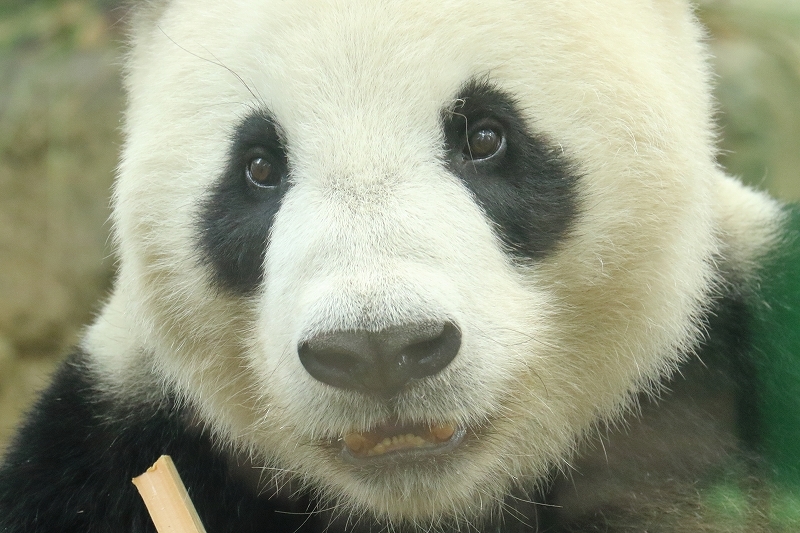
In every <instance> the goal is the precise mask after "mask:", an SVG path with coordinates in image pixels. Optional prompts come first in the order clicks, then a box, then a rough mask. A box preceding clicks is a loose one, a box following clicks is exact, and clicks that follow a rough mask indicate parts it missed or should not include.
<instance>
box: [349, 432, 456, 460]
mask: <svg viewBox="0 0 800 533" xmlns="http://www.w3.org/2000/svg"><path fill="white" fill-rule="evenodd" d="M465 435H466V430H465V429H464V428H463V427H459V426H456V425H453V424H432V425H431V424H401V423H399V422H397V421H388V422H386V423H384V424H381V425H379V426H377V427H375V428H373V429H371V430H369V431H364V432H356V431H353V432H350V433H347V434H346V435H345V436H344V437H343V438H342V439H340V441H339V442H338V443H337V444H338V445H341V447H342V448H341V454H340V455H341V457H342V459H343V460H344V461H346V462H348V463H352V464H358V465H364V464H378V463H383V462H386V461H390V462H397V461H402V462H405V461H414V460H417V459H420V458H423V457H426V456H429V455H436V454H441V453H446V452H449V451H451V450H453V449H455V448H457V447H458V446H459V445H460V444H461V443H462V441H463V440H464V436H465Z"/></svg>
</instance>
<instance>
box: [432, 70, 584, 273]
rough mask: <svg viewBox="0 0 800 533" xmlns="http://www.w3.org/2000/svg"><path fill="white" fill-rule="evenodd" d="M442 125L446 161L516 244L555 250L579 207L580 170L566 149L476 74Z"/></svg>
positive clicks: (525, 250) (529, 251)
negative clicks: (534, 126)
mask: <svg viewBox="0 0 800 533" xmlns="http://www.w3.org/2000/svg"><path fill="white" fill-rule="evenodd" d="M442 127H443V130H444V139H445V151H446V162H447V166H448V167H449V169H450V171H451V172H452V173H453V174H455V175H456V176H458V177H459V178H460V179H461V180H462V181H463V182H464V184H465V185H466V186H467V187H468V188H469V190H470V191H472V194H473V195H474V197H475V200H476V201H477V202H478V204H479V205H480V206H481V208H483V210H484V212H485V213H486V216H488V217H489V218H490V219H491V220H492V221H493V222H494V223H495V225H496V230H497V232H498V233H499V236H500V237H501V238H502V240H503V242H505V243H506V245H507V246H508V247H509V249H510V250H511V252H512V253H514V254H515V255H517V256H519V257H527V258H531V259H538V258H541V257H543V256H545V255H546V254H547V253H548V252H550V251H551V250H553V249H554V248H555V247H556V245H557V244H558V242H559V240H560V239H561V238H562V236H563V235H564V234H565V233H566V231H567V229H568V228H569V225H570V223H571V222H572V220H573V219H574V218H575V217H576V215H577V191H576V183H577V179H578V176H577V173H576V171H575V169H574V167H573V165H571V164H570V162H569V161H567V159H566V157H564V156H563V155H562V154H561V152H560V150H556V149H555V148H554V147H553V146H551V145H550V144H549V143H548V141H547V140H546V139H545V138H544V137H543V136H540V135H536V134H534V133H533V132H531V131H530V127H529V125H528V124H527V122H526V120H525V119H524V117H523V115H522V113H521V112H520V109H519V104H518V103H517V101H516V100H515V99H514V98H513V97H512V96H510V95H509V94H507V93H505V92H504V91H501V90H500V89H498V88H496V87H495V86H493V85H492V84H490V83H488V82H478V81H471V82H469V83H468V84H466V85H465V86H464V87H463V88H462V89H461V91H460V92H459V94H458V96H457V98H456V99H455V104H454V105H453V106H451V107H449V108H448V109H445V110H444V111H443V112H442ZM473 146H478V147H480V148H481V150H480V151H479V153H477V154H476V150H474V149H473ZM487 154H488V155H487ZM476 155H478V156H483V157H476Z"/></svg>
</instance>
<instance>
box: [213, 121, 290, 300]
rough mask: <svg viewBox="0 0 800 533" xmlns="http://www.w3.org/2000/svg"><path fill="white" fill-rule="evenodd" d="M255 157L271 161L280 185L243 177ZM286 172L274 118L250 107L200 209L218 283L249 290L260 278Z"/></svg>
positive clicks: (282, 150)
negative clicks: (262, 185)
mask: <svg viewBox="0 0 800 533" xmlns="http://www.w3.org/2000/svg"><path fill="white" fill-rule="evenodd" d="M254 157H263V158H265V159H266V160H268V161H269V162H270V163H271V164H272V167H273V172H276V173H278V174H280V176H281V178H282V179H281V181H280V185H278V186H277V187H273V188H256V187H253V186H252V185H251V184H249V183H248V181H247V178H246V174H245V173H246V168H247V164H248V162H249V161H250V160H251V159H253V158H254ZM288 173H289V166H288V161H287V158H286V151H285V148H284V145H283V142H282V140H281V138H280V135H279V132H278V128H277V125H276V124H275V121H274V120H273V119H272V117H271V116H270V115H269V114H268V113H266V112H264V111H255V112H253V113H251V114H250V115H249V116H248V117H246V118H245V119H244V120H242V121H241V123H240V124H239V125H238V126H237V127H236V130H235V131H234V134H233V136H232V139H231V148H230V151H229V152H228V165H227V167H226V169H225V172H224V173H223V174H222V176H220V178H219V179H218V180H217V182H216V184H215V185H214V187H213V189H212V190H211V192H210V194H209V196H208V197H207V198H206V200H205V202H204V204H203V207H202V209H201V213H200V221H199V227H200V228H201V232H200V235H199V242H200V248H201V251H202V254H201V255H202V257H203V259H204V260H205V262H206V263H207V264H209V265H210V266H211V267H212V271H213V272H214V280H215V281H216V282H217V284H218V285H219V286H220V287H222V288H224V289H226V290H229V291H233V292H236V293H241V294H248V293H251V292H252V291H254V290H256V288H257V287H258V285H259V283H260V282H261V280H262V278H263V276H264V273H263V270H264V269H263V265H264V257H265V254H266V252H267V244H268V240H269V231H270V227H271V226H272V221H273V219H274V218H275V214H276V213H277V212H278V209H279V208H280V205H281V200H282V199H283V196H284V194H286V191H287V190H288V188H289V179H288Z"/></svg>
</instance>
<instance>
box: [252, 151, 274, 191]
mask: <svg viewBox="0 0 800 533" xmlns="http://www.w3.org/2000/svg"><path fill="white" fill-rule="evenodd" d="M245 175H246V176H247V182H248V183H249V184H251V185H252V186H254V187H257V188H260V189H265V188H273V187H277V186H278V185H280V173H279V172H277V170H276V169H275V168H274V166H273V165H272V163H270V162H269V161H268V160H267V159H266V158H264V157H254V158H252V159H251V160H250V161H249V162H248V163H247V170H246V171H245Z"/></svg>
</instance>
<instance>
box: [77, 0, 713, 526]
mask: <svg viewBox="0 0 800 533" xmlns="http://www.w3.org/2000/svg"><path fill="white" fill-rule="evenodd" d="M645 4H646V5H645ZM154 20H155V21H156V22H154ZM139 24H140V26H139V28H138V29H137V31H136V35H137V37H136V39H135V42H134V47H133V50H132V53H131V58H130V65H129V72H128V88H129V94H130V107H129V111H128V115H127V121H126V131H127V135H128V137H127V143H126V147H125V152H124V155H123V161H122V164H121V166H120V176H119V181H118V184H117V189H116V195H115V227H116V234H117V240H118V243H119V248H120V255H121V268H120V275H119V280H118V284H117V288H116V291H115V294H114V297H113V298H112V301H111V303H110V304H109V306H108V308H107V310H106V311H105V313H104V320H102V321H100V322H99V323H98V325H97V326H95V328H94V329H93V331H92V332H91V333H90V336H89V341H88V342H89V344H92V346H93V349H92V351H93V352H94V353H97V354H98V356H97V357H98V360H99V365H100V366H101V368H103V369H104V373H105V374H106V375H107V376H109V377H108V379H109V380H110V381H112V382H114V386H116V387H123V386H124V387H130V386H133V385H131V384H130V383H128V381H130V379H129V378H130V376H131V375H133V374H136V375H139V374H141V370H136V369H140V368H143V367H144V368H148V369H154V371H155V373H156V375H158V376H161V377H162V378H163V379H164V380H165V381H166V383H167V386H168V387H169V388H171V389H174V390H177V391H180V393H181V394H182V395H184V396H185V397H186V398H188V399H189V400H190V402H191V403H192V405H193V406H194V407H195V409H196V410H197V412H198V415H199V416H200V418H201V419H202V420H204V421H205V422H206V423H207V425H208V426H209V427H210V428H212V429H213V431H214V432H215V433H216V435H217V436H218V437H219V438H220V439H221V441H222V442H225V443H227V444H229V445H230V446H231V447H232V448H234V449H236V450H237V451H243V452H245V453H250V454H251V455H252V456H253V457H254V458H255V460H256V462H257V463H258V464H263V465H264V466H265V468H267V467H268V468H269V470H265V471H272V469H273V468H274V469H275V471H280V472H285V473H286V472H288V473H291V475H292V477H294V478H295V479H296V480H298V481H300V482H302V483H305V484H307V485H308V486H310V487H312V488H313V489H314V490H316V491H318V492H319V493H321V494H322V495H323V496H325V497H330V498H331V499H332V500H335V501H336V502H337V504H340V505H342V506H343V507H344V508H346V509H349V510H350V511H352V512H355V513H359V512H369V513H372V514H374V515H375V516H377V517H379V518H382V519H387V520H392V521H406V520H410V521H417V522H420V523H423V522H427V523H431V521H434V522H435V521H436V520H437V519H438V518H436V517H443V516H447V517H451V518H460V517H468V516H472V515H475V514H480V513H485V512H490V510H491V509H492V508H494V506H495V505H496V504H497V503H498V502H499V501H500V500H501V499H502V496H503V495H504V494H505V493H506V492H507V491H508V490H509V488H510V487H511V486H512V485H513V484H515V483H516V482H518V481H522V482H524V483H525V484H526V485H527V486H535V485H536V484H537V483H538V482H540V481H541V480H543V479H544V477H545V476H546V474H547V473H548V472H549V471H550V470H551V469H552V468H554V467H561V466H562V465H564V464H566V461H568V459H569V453H570V451H571V450H572V449H573V448H574V446H575V442H576V440H577V439H578V438H580V437H581V436H582V435H583V434H585V433H586V432H587V431H588V430H590V429H591V428H592V427H593V425H594V424H596V423H597V422H598V421H601V420H606V419H610V418H613V417H614V416H616V415H617V414H618V413H619V412H620V411H622V410H623V409H624V408H625V406H627V405H628V404H629V401H630V398H631V396H632V395H633V394H635V393H636V392H638V391H640V390H642V389H643V388H646V387H648V386H650V385H652V383H653V382H654V381H655V380H657V379H658V378H660V377H661V376H663V375H665V374H666V373H668V372H669V371H670V370H671V369H672V368H673V367H674V365H675V363H676V362H677V361H678V359H679V357H680V355H679V354H680V353H684V352H685V351H687V350H688V349H690V347H691V345H692V343H693V342H694V339H695V337H696V335H697V331H696V328H694V327H693V326H692V325H691V324H692V323H693V322H694V320H693V319H694V318H695V317H696V316H697V315H698V314H699V313H700V311H701V307H700V301H702V300H703V298H704V297H705V294H706V291H707V287H708V286H709V285H710V280H711V276H712V274H711V269H710V266H709V263H710V261H709V259H710V258H711V257H712V255H713V254H714V252H715V250H716V241H715V238H714V236H713V232H712V231H711V230H710V227H711V223H712V213H711V208H710V199H709V198H710V196H711V193H710V192H709V191H710V184H709V183H710V177H711V176H712V175H713V174H714V172H715V168H714V163H713V157H712V149H711V148H710V145H711V134H710V133H709V125H708V124H709V121H708V116H709V108H710V104H709V102H708V100H707V96H706V93H707V91H706V81H705V77H706V75H705V68H704V66H703V51H702V49H701V48H699V46H698V45H696V44H695V43H696V39H697V36H698V30H697V29H696V27H695V23H694V21H693V19H692V18H691V15H690V14H689V13H688V10H687V9H685V6H683V5H682V4H680V3H676V2H672V1H669V0H662V1H658V2H652V3H642V2H627V1H623V0H619V1H610V2H605V3H604V4H603V6H602V9H600V8H597V7H592V6H589V5H588V4H586V3H585V2H583V1H582V0H566V1H564V2H508V1H501V0H491V1H489V2H488V3H487V2H481V3H476V4H464V3H463V2H451V1H448V0H445V1H442V2H435V3H430V2H416V1H412V0H404V1H399V2H391V3H384V2H372V1H369V2H367V1H364V2H339V1H334V0H331V1H325V2H282V1H277V0H276V1H258V2H255V1H253V0H237V1H231V2H224V3H219V2H209V1H203V0H196V1H193V2H189V1H183V0H174V1H172V2H167V3H165V4H164V5H163V6H161V8H160V9H159V10H158V11H157V12H156V13H153V14H150V15H142V16H141V18H140V21H139ZM676 58H681V59H680V61H678V59H676ZM93 339H95V340H93ZM97 339H104V340H97ZM108 339H117V340H116V341H113V342H112V341H109V340H108ZM142 361H146V362H147V364H146V365H142V364H141V362H142ZM148 371H149V370H148ZM137 372H138V374H137ZM133 381H136V383H137V385H136V386H141V379H137V380H133ZM391 437H395V441H394V442H391ZM385 439H389V440H388V441H386V440H385ZM276 476H277V474H276Z"/></svg>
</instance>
